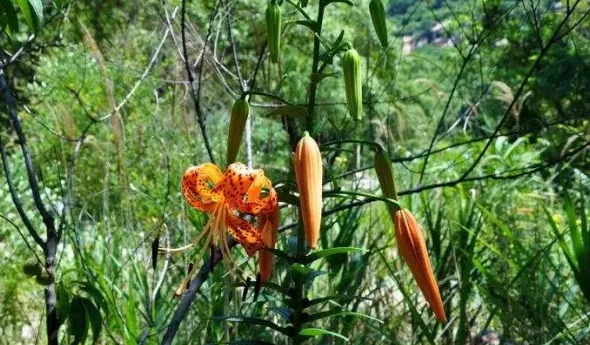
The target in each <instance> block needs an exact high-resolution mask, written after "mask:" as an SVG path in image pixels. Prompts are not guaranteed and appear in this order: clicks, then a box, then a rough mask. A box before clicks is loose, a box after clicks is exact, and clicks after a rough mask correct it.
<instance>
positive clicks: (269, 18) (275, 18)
mask: <svg viewBox="0 0 590 345" xmlns="http://www.w3.org/2000/svg"><path fill="white" fill-rule="evenodd" d="M281 21H282V19H281V8H280V7H279V5H277V4H276V3H274V2H273V3H271V4H269V5H268V6H267V7H266V34H267V39H268V50H269V52H270V59H271V60H272V62H278V61H279V51H280V49H281Z"/></svg>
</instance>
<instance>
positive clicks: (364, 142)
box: [322, 139, 381, 149]
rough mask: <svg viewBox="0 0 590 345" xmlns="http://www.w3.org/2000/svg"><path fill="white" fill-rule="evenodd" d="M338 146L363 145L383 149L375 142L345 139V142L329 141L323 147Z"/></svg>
mask: <svg viewBox="0 0 590 345" xmlns="http://www.w3.org/2000/svg"><path fill="white" fill-rule="evenodd" d="M338 144H362V145H368V146H372V147H374V148H375V149H377V148H380V147H381V146H380V145H379V144H377V143H376V142H374V141H370V140H361V139H343V140H334V141H329V142H327V143H324V144H322V147H326V146H331V145H338Z"/></svg>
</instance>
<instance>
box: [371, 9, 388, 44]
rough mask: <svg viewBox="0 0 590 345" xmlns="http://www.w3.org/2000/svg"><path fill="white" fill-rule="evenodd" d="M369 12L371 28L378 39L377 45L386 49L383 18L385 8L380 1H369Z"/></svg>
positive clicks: (385, 27) (384, 19) (385, 24)
mask: <svg viewBox="0 0 590 345" xmlns="http://www.w3.org/2000/svg"><path fill="white" fill-rule="evenodd" d="M369 12H370V13H371V21H372V22H373V28H374V29H375V33H376V34H377V38H379V43H381V46H382V47H383V48H387V19H386V17H385V8H384V7H383V3H382V2H381V0H371V3H369Z"/></svg>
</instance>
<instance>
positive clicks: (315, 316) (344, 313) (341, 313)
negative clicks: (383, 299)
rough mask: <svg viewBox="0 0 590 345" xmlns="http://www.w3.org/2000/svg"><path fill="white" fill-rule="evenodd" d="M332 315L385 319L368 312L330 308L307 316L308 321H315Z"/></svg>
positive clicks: (375, 319) (374, 319)
mask: <svg viewBox="0 0 590 345" xmlns="http://www.w3.org/2000/svg"><path fill="white" fill-rule="evenodd" d="M332 316H356V317H360V318H365V319H369V320H373V321H377V322H379V323H383V321H381V320H379V319H377V318H375V317H372V316H369V315H366V314H362V313H357V312H353V311H346V310H328V311H324V312H320V313H316V314H312V315H310V316H309V317H308V318H307V320H306V322H313V321H317V320H321V319H325V318H327V317H332Z"/></svg>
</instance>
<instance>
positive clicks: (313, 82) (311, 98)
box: [307, 0, 324, 135]
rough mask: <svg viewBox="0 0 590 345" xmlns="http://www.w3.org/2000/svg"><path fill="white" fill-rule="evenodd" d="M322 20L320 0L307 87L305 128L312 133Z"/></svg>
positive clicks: (321, 2)
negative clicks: (309, 78) (307, 100)
mask: <svg viewBox="0 0 590 345" xmlns="http://www.w3.org/2000/svg"><path fill="white" fill-rule="evenodd" d="M323 21H324V3H323V1H322V0H320V3H319V8H318V17H317V20H316V23H317V32H316V34H315V35H314V38H313V62H312V66H311V85H310V87H309V102H308V104H307V113H308V117H307V130H308V131H309V132H310V133H312V135H313V126H314V124H315V118H314V115H315V114H314V108H315V97H316V92H317V89H318V82H319V80H318V65H319V63H320V44H321V42H320V36H321V34H322V23H323Z"/></svg>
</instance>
